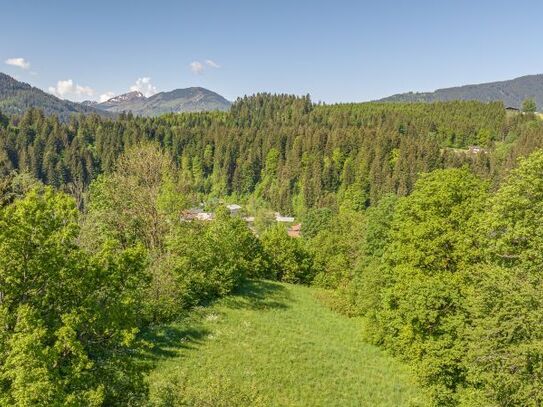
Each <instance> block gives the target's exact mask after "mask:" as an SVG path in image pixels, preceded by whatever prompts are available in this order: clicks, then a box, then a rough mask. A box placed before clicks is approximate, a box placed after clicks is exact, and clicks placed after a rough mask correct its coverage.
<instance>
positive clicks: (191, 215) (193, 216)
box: [181, 208, 213, 222]
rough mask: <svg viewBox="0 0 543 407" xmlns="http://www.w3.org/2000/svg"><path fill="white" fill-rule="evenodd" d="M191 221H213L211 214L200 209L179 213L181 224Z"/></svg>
mask: <svg viewBox="0 0 543 407" xmlns="http://www.w3.org/2000/svg"><path fill="white" fill-rule="evenodd" d="M193 220H205V221H208V220H213V214H212V213H211V212H204V210H203V209H201V208H190V209H188V210H185V211H183V212H181V222H191V221H193Z"/></svg>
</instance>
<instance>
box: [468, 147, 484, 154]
mask: <svg viewBox="0 0 543 407" xmlns="http://www.w3.org/2000/svg"><path fill="white" fill-rule="evenodd" d="M468 151H469V152H470V153H471V154H480V153H486V152H487V151H486V149H484V148H483V147H479V146H470V147H469V150H468Z"/></svg>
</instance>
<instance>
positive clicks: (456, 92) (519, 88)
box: [379, 74, 543, 109]
mask: <svg viewBox="0 0 543 407" xmlns="http://www.w3.org/2000/svg"><path fill="white" fill-rule="evenodd" d="M527 98H533V99H535V101H536V104H537V106H538V109H541V108H543V75H542V74H539V75H526V76H521V77H519V78H515V79H511V80H507V81H500V82H489V83H481V84H476V85H464V86H457V87H452V88H444V89H438V90H436V91H434V92H421V93H419V92H408V93H401V94H397V95H392V96H389V97H386V98H383V99H380V100H379V101H380V102H435V101H447V100H478V101H481V102H491V101H496V100H498V101H502V102H503V103H504V105H505V106H506V107H515V108H520V107H521V105H522V101H523V100H525V99H527Z"/></svg>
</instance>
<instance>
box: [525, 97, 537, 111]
mask: <svg viewBox="0 0 543 407" xmlns="http://www.w3.org/2000/svg"><path fill="white" fill-rule="evenodd" d="M536 110H537V105H536V103H535V100H534V99H525V100H524V101H523V102H522V111H523V112H524V113H535V112H536Z"/></svg>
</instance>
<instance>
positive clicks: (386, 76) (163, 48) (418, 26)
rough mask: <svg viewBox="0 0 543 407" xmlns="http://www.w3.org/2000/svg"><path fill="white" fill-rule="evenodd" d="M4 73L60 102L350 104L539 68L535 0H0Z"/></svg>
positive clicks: (541, 36) (541, 9) (540, 32)
mask: <svg viewBox="0 0 543 407" xmlns="http://www.w3.org/2000/svg"><path fill="white" fill-rule="evenodd" d="M0 10H1V13H0V64H1V65H0V72H4V73H7V74H8V75H11V76H13V77H15V78H16V79H18V80H21V81H24V82H27V83H30V84H32V85H34V86H37V87H39V88H41V89H44V90H45V91H48V92H50V93H53V94H56V95H57V96H59V97H61V98H65V99H70V100H75V101H81V100H86V99H91V100H100V99H102V100H103V99H105V98H108V97H111V96H113V95H118V94H121V93H125V92H127V91H129V90H140V91H142V92H143V93H144V94H146V95H151V94H153V93H156V92H160V91H168V90H172V89H176V88H186V87H190V86H202V87H205V88H208V89H211V90H213V91H215V92H218V93H220V94H221V95H223V96H225V97H226V98H227V99H229V100H235V99H236V98H237V97H240V96H243V95H250V94H253V93H256V92H272V93H292V94H299V95H305V94H310V95H311V97H312V100H313V101H315V102H318V101H323V102H326V103H337V102H360V101H367V100H373V99H377V98H381V97H385V96H388V95H391V94H395V93H401V92H407V91H431V90H435V89H437V88H443V87H448V86H456V85H463V84H469V83H481V82H489V81H495V80H506V79H512V78H514V77H518V76H522V75H527V74H535V73H543V52H541V44H542V41H543V24H541V19H542V18H543V1H541V0H539V1H532V0H525V1H523V2H514V1H502V0H493V1H490V0H469V1H468V0H433V1H429V0H411V1H408V0H396V1H391V0H380V1H376V0H374V1H365V0H360V1H347V0H334V1H320V0H313V1H306V0H290V1H285V0H267V1H265V0H251V1H249V0H228V1H227V0H215V1H211V0H192V1H182V0H178V1H165V0H154V1H138V0H131V1H124V0H109V1H102V0H93V1H80V0H71V1H65V0H56V1H52V0H50V1H47V0H41V1H38V0H17V1H14V0H0Z"/></svg>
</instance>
